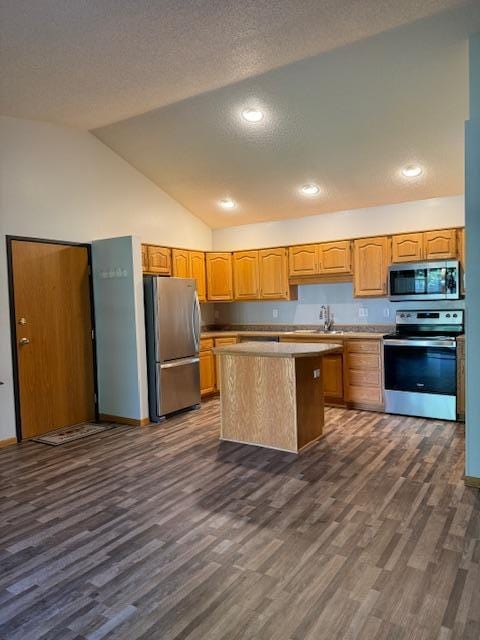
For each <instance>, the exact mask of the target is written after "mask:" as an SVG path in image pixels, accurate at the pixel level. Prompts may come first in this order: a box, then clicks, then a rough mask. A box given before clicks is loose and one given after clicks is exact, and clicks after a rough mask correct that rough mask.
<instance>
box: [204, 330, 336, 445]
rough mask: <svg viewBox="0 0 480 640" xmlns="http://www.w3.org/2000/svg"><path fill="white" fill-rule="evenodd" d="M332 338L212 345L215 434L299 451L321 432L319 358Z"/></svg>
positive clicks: (329, 347) (330, 349)
mask: <svg viewBox="0 0 480 640" xmlns="http://www.w3.org/2000/svg"><path fill="white" fill-rule="evenodd" d="M339 349H341V345H339V344H331V343H284V342H242V343H240V344H230V345H225V346H221V347H215V348H214V353H215V354H216V355H217V365H218V366H217V375H218V378H219V386H220V390H221V394H220V401H221V414H222V417H221V430H220V438H221V439H222V440H229V441H232V442H241V443H244V444H253V445H258V446H262V447H268V448H272V449H280V450H282V451H290V452H293V453H298V452H299V451H301V450H302V449H303V448H304V447H306V446H307V445H309V444H311V443H312V442H315V441H316V440H318V439H319V438H321V437H322V434H323V426H324V400H323V377H322V357H323V356H324V355H327V354H330V353H334V352H336V351H338V350H339Z"/></svg>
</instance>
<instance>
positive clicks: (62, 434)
mask: <svg viewBox="0 0 480 640" xmlns="http://www.w3.org/2000/svg"><path fill="white" fill-rule="evenodd" d="M114 426H115V425H114V424H110V423H102V424H100V423H97V422H85V423H84V424H74V425H73V426H71V427H63V428H62V429H56V430H55V431H50V432H49V433H44V434H43V435H41V436H36V437H35V438H31V440H33V441H34V442H42V443H43V444H51V445H53V446H57V445H59V444H66V443H67V442H72V441H73V440H80V438H86V437H87V436H91V435H93V434H94V433H99V432H100V431H107V429H111V428H112V427H114Z"/></svg>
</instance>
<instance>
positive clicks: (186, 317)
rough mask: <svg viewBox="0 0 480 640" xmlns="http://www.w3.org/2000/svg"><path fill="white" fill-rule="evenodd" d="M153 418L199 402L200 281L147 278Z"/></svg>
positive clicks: (148, 347)
mask: <svg viewBox="0 0 480 640" xmlns="http://www.w3.org/2000/svg"><path fill="white" fill-rule="evenodd" d="M143 288H144V300H145V326H146V338H147V370H148V401H149V408H150V420H152V421H153V422H159V421H160V420H161V419H162V418H163V417H164V416H166V415H167V414H169V413H173V412H174V411H179V410H181V409H187V408H189V407H194V406H196V405H198V404H199V402H200V364H199V362H200V361H199V356H198V350H199V344H200V305H199V303H198V296H197V292H196V283H195V280H190V279H186V278H165V277H162V276H144V278H143Z"/></svg>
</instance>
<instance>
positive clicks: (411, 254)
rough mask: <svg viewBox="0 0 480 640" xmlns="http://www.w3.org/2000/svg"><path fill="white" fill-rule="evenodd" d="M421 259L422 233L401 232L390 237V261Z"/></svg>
mask: <svg viewBox="0 0 480 640" xmlns="http://www.w3.org/2000/svg"><path fill="white" fill-rule="evenodd" d="M418 260H423V233H403V234H401V235H396V236H393V237H392V262H415V261H418Z"/></svg>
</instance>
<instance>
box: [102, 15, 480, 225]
mask: <svg viewBox="0 0 480 640" xmlns="http://www.w3.org/2000/svg"><path fill="white" fill-rule="evenodd" d="M478 29H480V3H475V5H471V6H470V8H469V9H468V10H466V9H461V10H456V11H454V12H449V13H446V14H442V15H438V16H435V17H432V18H428V19H424V20H421V21H417V22H416V23H414V24H412V25H408V26H403V27H400V28H397V29H395V30H392V31H389V32H387V33H382V34H379V35H376V36H374V37H372V38H369V39H367V40H362V41H360V42H357V43H355V44H353V45H349V46H345V47H341V48H339V49H336V50H334V51H331V52H328V53H323V54H320V55H319V56H316V57H313V58H309V59H306V60H302V61H299V62H296V63H293V64H291V65H288V66H285V67H282V68H280V69H276V70H273V71H270V72H268V73H266V74H264V75H262V76H259V77H255V78H251V79H248V80H244V81H242V82H240V83H237V84H235V85H231V86H228V87H224V88H222V89H218V90H215V91H212V92H209V93H205V94H202V95H199V96H196V97H194V98H190V99H188V100H184V101H182V102H179V103H177V104H174V105H170V106H167V107H164V108H161V109H158V110H155V111H152V112H150V113H148V114H144V115H142V116H138V117H136V118H132V119H129V120H126V121H123V122H119V123H117V124H113V125H110V126H108V127H105V128H101V129H99V130H97V131H95V133H96V135H98V137H99V138H100V139H101V140H103V141H104V142H105V143H106V144H108V145H109V146H110V147H112V148H113V149H114V150H115V151H117V152H118V153H119V154H120V155H122V156H123V157H124V158H126V159H127V160H128V161H129V162H130V163H132V164H133V165H134V166H136V167H137V168H138V169H139V170H140V171H142V172H143V173H144V174H145V175H147V176H148V177H149V178H151V179H152V180H153V181H154V182H156V183H157V184H158V185H159V186H161V187H162V188H163V189H165V190H166V191H167V192H168V193H169V194H170V195H172V196H173V197H174V198H176V199H177V200H178V201H179V202H181V203H182V204H183V205H184V206H185V207H187V208H188V209H189V210H190V211H192V212H193V213H194V214H196V215H197V216H199V217H200V218H202V219H203V220H205V222H207V224H209V225H210V226H212V227H224V226H231V225H238V224H245V223H250V222H257V221H263V220H273V219H282V218H291V217H300V216H305V215H313V214H318V213H324V212H328V211H338V210H343V209H351V208H358V207H367V206H374V205H380V204H385V203H395V202H403V201H408V200H416V199H422V198H431V197H437V196H446V195H454V194H459V193H463V189H464V175H463V155H464V142H463V141H464V121H465V119H466V118H467V117H468V88H467V74H468V67H467V36H468V33H469V32H470V31H475V30H478ZM251 105H260V106H261V107H262V108H263V109H264V110H265V113H266V116H265V119H264V121H262V122H261V123H260V124H257V125H249V124H247V123H246V122H244V121H242V119H241V117H240V112H241V110H242V108H244V107H248V106H251ZM410 163H419V164H421V165H422V166H423V168H424V173H423V175H422V176H421V177H420V178H418V179H415V180H410V181H407V180H405V179H404V178H403V177H401V176H400V175H399V169H400V168H401V167H402V166H404V165H407V164H410ZM307 182H316V183H318V184H319V185H320V186H321V187H322V189H323V192H322V194H321V195H320V197H318V198H315V199H306V198H304V197H301V196H299V194H298V192H297V189H298V187H299V186H300V185H302V184H305V183H307ZM227 196H229V197H232V198H234V199H235V200H236V201H237V202H238V207H237V208H236V209H235V210H232V211H228V212H227V211H223V210H221V209H219V207H218V205H217V203H218V200H219V199H220V198H224V197H227Z"/></svg>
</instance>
